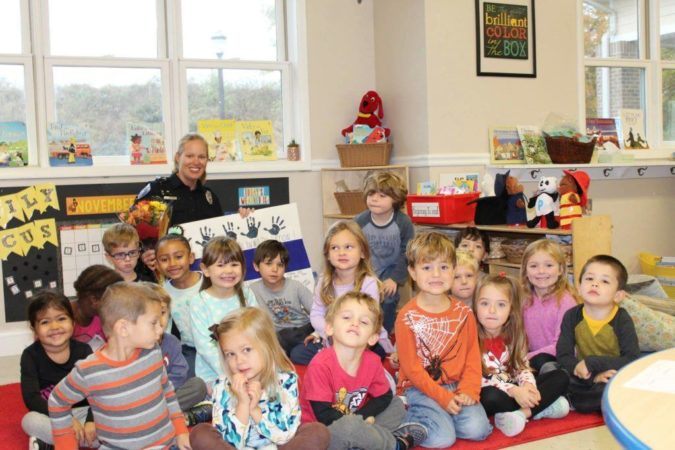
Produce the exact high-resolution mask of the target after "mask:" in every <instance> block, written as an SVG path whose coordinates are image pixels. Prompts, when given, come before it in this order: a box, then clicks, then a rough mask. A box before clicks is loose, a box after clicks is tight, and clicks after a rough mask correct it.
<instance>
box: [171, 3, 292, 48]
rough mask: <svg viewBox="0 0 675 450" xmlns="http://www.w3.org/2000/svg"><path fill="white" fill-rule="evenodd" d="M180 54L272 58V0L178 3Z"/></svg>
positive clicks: (274, 29) (274, 34) (275, 5)
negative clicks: (180, 33)
mask: <svg viewBox="0 0 675 450" xmlns="http://www.w3.org/2000/svg"><path fill="white" fill-rule="evenodd" d="M181 6H182V8H181V12H182V24H183V56H184V57H186V58H192V59H223V60H228V59H237V60H246V61H276V60H277V52H278V50H279V48H280V47H281V46H280V45H279V42H278V41H277V38H278V26H277V13H278V11H277V8H278V7H281V3H280V2H277V1H275V0H225V1H224V0H189V1H185V0H184V1H183V2H182V3H181Z"/></svg>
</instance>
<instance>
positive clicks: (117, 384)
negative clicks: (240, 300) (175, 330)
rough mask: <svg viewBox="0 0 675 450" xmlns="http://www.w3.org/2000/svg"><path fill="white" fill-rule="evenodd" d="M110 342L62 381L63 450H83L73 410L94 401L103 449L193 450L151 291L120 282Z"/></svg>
mask: <svg viewBox="0 0 675 450" xmlns="http://www.w3.org/2000/svg"><path fill="white" fill-rule="evenodd" d="M100 311H101V320H102V322H103V329H104V331H105V334H106V336H108V342H107V343H106V344H105V345H104V346H103V347H102V348H101V349H100V350H99V351H97V352H96V353H94V354H92V355H90V356H89V357H88V358H87V359H84V360H81V361H78V362H77V363H75V368H73V370H72V371H71V372H70V374H69V375H68V376H67V377H66V378H64V379H63V380H61V382H60V383H59V384H58V385H57V386H56V387H55V388H54V390H53V391H52V393H51V395H50V396H49V417H50V418H51V422H52V434H53V436H54V443H55V444H56V449H57V450H59V449H76V448H78V442H77V439H76V435H75V430H74V429H73V423H72V416H71V409H72V406H73V405H74V404H76V403H78V402H80V401H82V400H83V399H85V398H86V399H88V400H89V404H90V405H91V409H92V412H93V415H94V422H95V424H96V434H97V436H98V440H99V442H100V443H101V448H128V449H131V448H146V447H161V448H168V447H171V446H175V447H177V448H178V449H179V450H189V448H190V445H189V438H188V434H187V427H186V426H185V419H184V418H183V414H182V413H181V411H180V407H179V406H178V402H177V401H176V394H175V392H174V390H173V386H171V382H170V381H169V377H168V376H167V374H166V369H165V368H164V364H163V362H162V353H161V351H160V349H159V347H157V340H158V339H159V336H160V335H161V333H162V331H163V330H162V327H161V325H160V321H159V316H160V311H161V302H160V300H159V298H158V297H157V295H156V294H155V293H154V292H153V291H152V290H151V289H149V288H148V287H146V286H143V285H140V284H138V283H129V282H119V283H115V284H114V285H112V286H110V287H108V289H106V292H105V294H104V295H103V299H102V303H101V309H100Z"/></svg>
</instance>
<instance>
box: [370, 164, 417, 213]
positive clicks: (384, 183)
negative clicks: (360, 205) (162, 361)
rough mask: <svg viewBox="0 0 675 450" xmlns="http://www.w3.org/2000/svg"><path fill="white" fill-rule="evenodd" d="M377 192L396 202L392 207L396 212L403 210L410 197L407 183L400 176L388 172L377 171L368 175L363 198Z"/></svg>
mask: <svg viewBox="0 0 675 450" xmlns="http://www.w3.org/2000/svg"><path fill="white" fill-rule="evenodd" d="M376 192H381V193H383V194H385V195H388V196H389V197H391V198H392V199H393V200H394V202H393V204H392V206H393V207H394V209H395V210H399V209H401V207H402V206H403V205H405V200H406V198H407V196H408V189H407V188H406V185H405V181H403V178H401V177H400V176H399V175H398V174H396V173H394V172H388V171H377V172H373V173H372V174H370V175H368V176H367V177H366V179H365V180H364V182H363V198H364V199H365V198H366V197H368V196H369V195H372V194H374V193H376Z"/></svg>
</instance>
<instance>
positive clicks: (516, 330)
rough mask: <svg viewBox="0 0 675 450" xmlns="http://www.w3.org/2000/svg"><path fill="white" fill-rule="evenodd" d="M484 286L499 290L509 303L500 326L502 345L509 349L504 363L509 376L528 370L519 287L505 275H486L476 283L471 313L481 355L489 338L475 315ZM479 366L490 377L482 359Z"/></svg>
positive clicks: (512, 279)
mask: <svg viewBox="0 0 675 450" xmlns="http://www.w3.org/2000/svg"><path fill="white" fill-rule="evenodd" d="M486 286H494V287H495V288H496V289H499V290H500V291H501V292H502V293H503V294H504V295H506V298H508V299H509V301H510V303H511V311H509V317H508V318H507V319H506V322H505V323H504V325H502V334H501V336H502V338H503V339H504V344H505V345H506V346H507V347H508V349H509V360H508V361H507V362H506V369H507V371H508V372H509V373H510V374H514V373H516V372H519V371H521V370H527V369H529V368H530V366H529V363H528V361H527V337H526V335H525V327H524V325H523V313H522V305H521V301H520V287H519V286H518V282H517V281H516V280H515V279H514V278H512V277H509V276H506V275H501V274H500V275H494V274H492V275H486V276H485V277H483V279H481V280H480V281H479V282H478V287H476V295H474V297H473V313H474V315H475V316H476V326H477V328H478V338H479V339H478V341H479V344H480V351H481V354H482V353H484V352H485V344H484V340H485V339H488V338H490V336H489V335H488V334H487V333H486V332H485V328H484V327H483V325H482V324H481V323H480V322H479V321H478V313H477V311H478V302H479V301H480V292H481V290H482V289H483V288H484V287H486ZM481 365H482V367H483V375H490V374H491V373H492V370H491V369H489V368H488V367H487V366H486V365H485V362H484V361H483V359H482V358H481Z"/></svg>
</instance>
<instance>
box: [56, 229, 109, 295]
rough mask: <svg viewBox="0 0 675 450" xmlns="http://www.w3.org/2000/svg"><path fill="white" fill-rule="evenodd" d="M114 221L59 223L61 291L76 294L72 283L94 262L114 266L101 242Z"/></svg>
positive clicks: (66, 293)
mask: <svg viewBox="0 0 675 450" xmlns="http://www.w3.org/2000/svg"><path fill="white" fill-rule="evenodd" d="M114 224H115V222H107V223H72V224H68V223H67V222H64V223H62V224H59V243H60V252H59V267H60V268H61V275H62V280H63V281H62V283H63V284H62V286H63V293H64V294H65V295H67V296H68V297H74V296H75V295H76V292H75V288H74V287H73V283H75V280H77V277H78V276H79V275H80V274H81V273H82V271H83V270H84V269H86V268H87V267H89V266H92V265H94V264H103V265H104V266H108V267H110V268H114V267H113V266H112V264H110V263H108V260H107V259H106V257H105V250H104V249H103V245H102V244H101V240H102V238H103V233H105V230H107V229H108V228H110V227H111V226H112V225H114Z"/></svg>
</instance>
